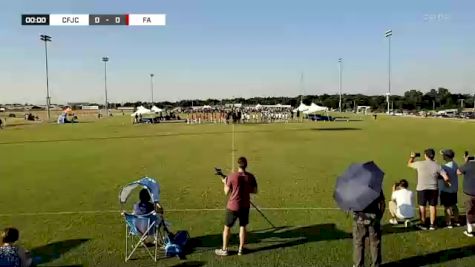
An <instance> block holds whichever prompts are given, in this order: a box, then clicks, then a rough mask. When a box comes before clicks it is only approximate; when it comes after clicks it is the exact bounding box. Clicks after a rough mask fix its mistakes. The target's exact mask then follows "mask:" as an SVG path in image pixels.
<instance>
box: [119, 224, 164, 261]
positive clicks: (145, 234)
mask: <svg viewBox="0 0 475 267" xmlns="http://www.w3.org/2000/svg"><path fill="white" fill-rule="evenodd" d="M154 225H155V222H153V223H152V224H150V226H149V227H148V228H147V230H146V231H145V232H144V234H143V235H142V236H141V237H140V239H139V241H138V242H137V243H136V244H135V246H133V248H132V251H131V252H130V254H129V253H128V252H127V250H128V248H126V257H125V261H128V260H129V259H130V258H131V257H132V255H133V254H134V252H135V251H136V250H137V248H138V247H139V246H141V245H142V246H143V247H144V248H145V250H147V253H148V255H149V256H150V257H151V258H152V259H153V260H154V261H157V257H156V256H155V257H154V256H153V254H152V253H151V252H150V249H149V248H148V247H147V246H146V245H145V243H144V241H145V240H146V239H147V237H148V233H149V232H150V230H151V229H152V227H153V226H154ZM127 239H128V233H127V236H126V242H127Z"/></svg>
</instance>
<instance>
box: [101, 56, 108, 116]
mask: <svg viewBox="0 0 475 267" xmlns="http://www.w3.org/2000/svg"><path fill="white" fill-rule="evenodd" d="M102 61H103V62H104V93H105V97H106V98H105V103H104V108H105V110H106V112H105V113H106V116H107V117H109V101H108V100H107V62H108V61H109V58H108V57H103V58H102Z"/></svg>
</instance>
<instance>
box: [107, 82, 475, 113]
mask: <svg viewBox="0 0 475 267" xmlns="http://www.w3.org/2000/svg"><path fill="white" fill-rule="evenodd" d="M474 97H475V96H474V95H470V94H455V93H451V92H450V91H449V89H447V88H443V87H439V88H437V89H431V90H430V91H429V92H426V93H423V92H421V91H420V90H415V89H412V90H409V91H406V92H405V93H404V94H403V95H392V96H391V97H390V106H391V109H394V110H410V111H419V110H442V109H461V108H463V107H465V108H472V107H473V103H474ZM339 98H340V96H339V95H336V94H333V95H329V94H323V95H304V96H300V95H299V96H295V97H252V98H229V99H222V100H220V99H206V100H203V99H193V100H191V99H189V100H180V101H176V102H169V101H165V102H157V103H154V104H155V105H156V106H159V107H161V108H174V107H191V106H204V105H210V106H214V105H224V104H231V103H242V104H243V105H257V104H261V105H275V104H282V105H292V106H293V107H296V106H298V105H299V104H300V101H301V100H302V102H303V103H304V104H306V105H310V104H311V103H312V102H313V103H315V104H317V105H322V106H326V107H329V108H333V109H338V105H339ZM142 105H143V106H145V107H151V103H150V102H141V101H137V102H126V103H111V107H137V106H142ZM355 106H370V107H371V109H372V110H374V111H384V110H386V109H387V102H386V96H385V95H372V96H368V95H363V94H344V95H342V109H343V110H354V109H355Z"/></svg>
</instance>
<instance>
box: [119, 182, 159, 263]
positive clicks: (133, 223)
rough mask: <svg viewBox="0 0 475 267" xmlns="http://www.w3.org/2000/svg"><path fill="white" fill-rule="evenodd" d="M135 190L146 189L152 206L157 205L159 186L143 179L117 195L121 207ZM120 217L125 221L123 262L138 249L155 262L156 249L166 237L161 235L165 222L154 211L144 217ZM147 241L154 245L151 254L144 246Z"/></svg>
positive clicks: (125, 214)
mask: <svg viewBox="0 0 475 267" xmlns="http://www.w3.org/2000/svg"><path fill="white" fill-rule="evenodd" d="M135 188H145V189H147V190H148V192H149V193H150V196H151V200H152V201H153V203H154V205H156V204H158V203H159V200H160V186H159V184H158V183H157V182H156V181H155V180H154V179H152V178H149V177H145V178H142V179H140V180H138V181H135V182H132V183H130V184H128V185H126V186H125V187H123V188H122V190H121V192H120V194H119V201H120V203H121V204H122V205H124V204H125V203H126V202H127V199H128V197H129V196H130V194H131V193H132V191H133V190H134V189H135ZM122 210H124V209H122ZM122 215H123V216H124V221H125V261H128V260H129V259H130V258H131V257H132V255H133V254H134V252H136V251H137V249H138V248H139V247H143V248H145V250H146V251H147V253H148V254H149V256H150V257H151V258H152V259H153V260H154V261H157V256H158V248H159V246H163V241H164V236H165V235H166V233H163V232H164V228H165V222H164V220H163V218H162V216H161V215H160V214H157V212H155V211H152V212H151V213H149V214H145V215H135V214H133V213H128V212H123V213H122ZM147 239H148V240H150V239H151V241H152V242H153V244H154V247H153V249H154V252H153V253H152V251H151V250H150V248H149V247H148V246H147V244H146V241H147Z"/></svg>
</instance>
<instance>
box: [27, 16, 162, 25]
mask: <svg viewBox="0 0 475 267" xmlns="http://www.w3.org/2000/svg"><path fill="white" fill-rule="evenodd" d="M21 23H22V25H24V26H29V25H49V26H90V25H94V26H110V25H122V26H166V15H165V14H23V15H22V16H21Z"/></svg>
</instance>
